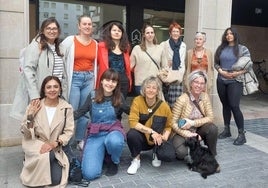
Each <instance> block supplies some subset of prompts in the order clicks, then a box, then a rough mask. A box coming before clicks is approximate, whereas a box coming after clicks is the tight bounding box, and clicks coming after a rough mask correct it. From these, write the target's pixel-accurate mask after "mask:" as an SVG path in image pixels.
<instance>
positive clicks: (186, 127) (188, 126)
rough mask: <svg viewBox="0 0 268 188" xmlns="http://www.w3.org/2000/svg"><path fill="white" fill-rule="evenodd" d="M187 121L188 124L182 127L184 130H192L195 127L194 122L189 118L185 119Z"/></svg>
mask: <svg viewBox="0 0 268 188" xmlns="http://www.w3.org/2000/svg"><path fill="white" fill-rule="evenodd" d="M184 119H185V120H186V123H185V124H184V125H183V126H182V127H181V128H182V129H184V130H188V129H190V128H191V127H192V126H194V121H193V120H190V119H188V118H184Z"/></svg>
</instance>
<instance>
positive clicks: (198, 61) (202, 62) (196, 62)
mask: <svg viewBox="0 0 268 188" xmlns="http://www.w3.org/2000/svg"><path fill="white" fill-rule="evenodd" d="M194 70H202V71H205V72H206V73H207V71H208V57H207V55H206V54H204V55H203V57H202V58H197V57H196V55H195V53H193V56H192V64H191V72H192V71H194Z"/></svg>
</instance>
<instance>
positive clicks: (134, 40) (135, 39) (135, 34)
mask: <svg viewBox="0 0 268 188" xmlns="http://www.w3.org/2000/svg"><path fill="white" fill-rule="evenodd" d="M140 42H141V32H140V31H139V30H138V29H135V30H134V31H132V32H131V44H132V46H135V45H137V44H140Z"/></svg>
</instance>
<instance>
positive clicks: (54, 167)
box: [49, 150, 62, 185]
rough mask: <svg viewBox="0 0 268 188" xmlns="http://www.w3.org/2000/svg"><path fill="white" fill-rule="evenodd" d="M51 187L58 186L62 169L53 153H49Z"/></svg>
mask: <svg viewBox="0 0 268 188" xmlns="http://www.w3.org/2000/svg"><path fill="white" fill-rule="evenodd" d="M49 160H50V174H51V185H59V184H60V182H61V177H62V167H61V166H60V164H59V162H58V160H57V159H56V158H55V153H54V151H53V150H52V151H50V152H49Z"/></svg>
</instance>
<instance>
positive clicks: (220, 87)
mask: <svg viewBox="0 0 268 188" xmlns="http://www.w3.org/2000/svg"><path fill="white" fill-rule="evenodd" d="M217 91H218V95H219V98H220V101H221V103H222V113H223V120H224V125H227V126H229V125H230V121H231V112H232V113H233V116H234V120H235V123H236V126H237V128H238V129H242V130H244V116H243V114H242V112H241V110H240V106H239V105H240V99H241V96H242V92H243V83H242V82H237V81H234V82H230V81H229V82H228V81H224V80H221V79H217Z"/></svg>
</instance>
